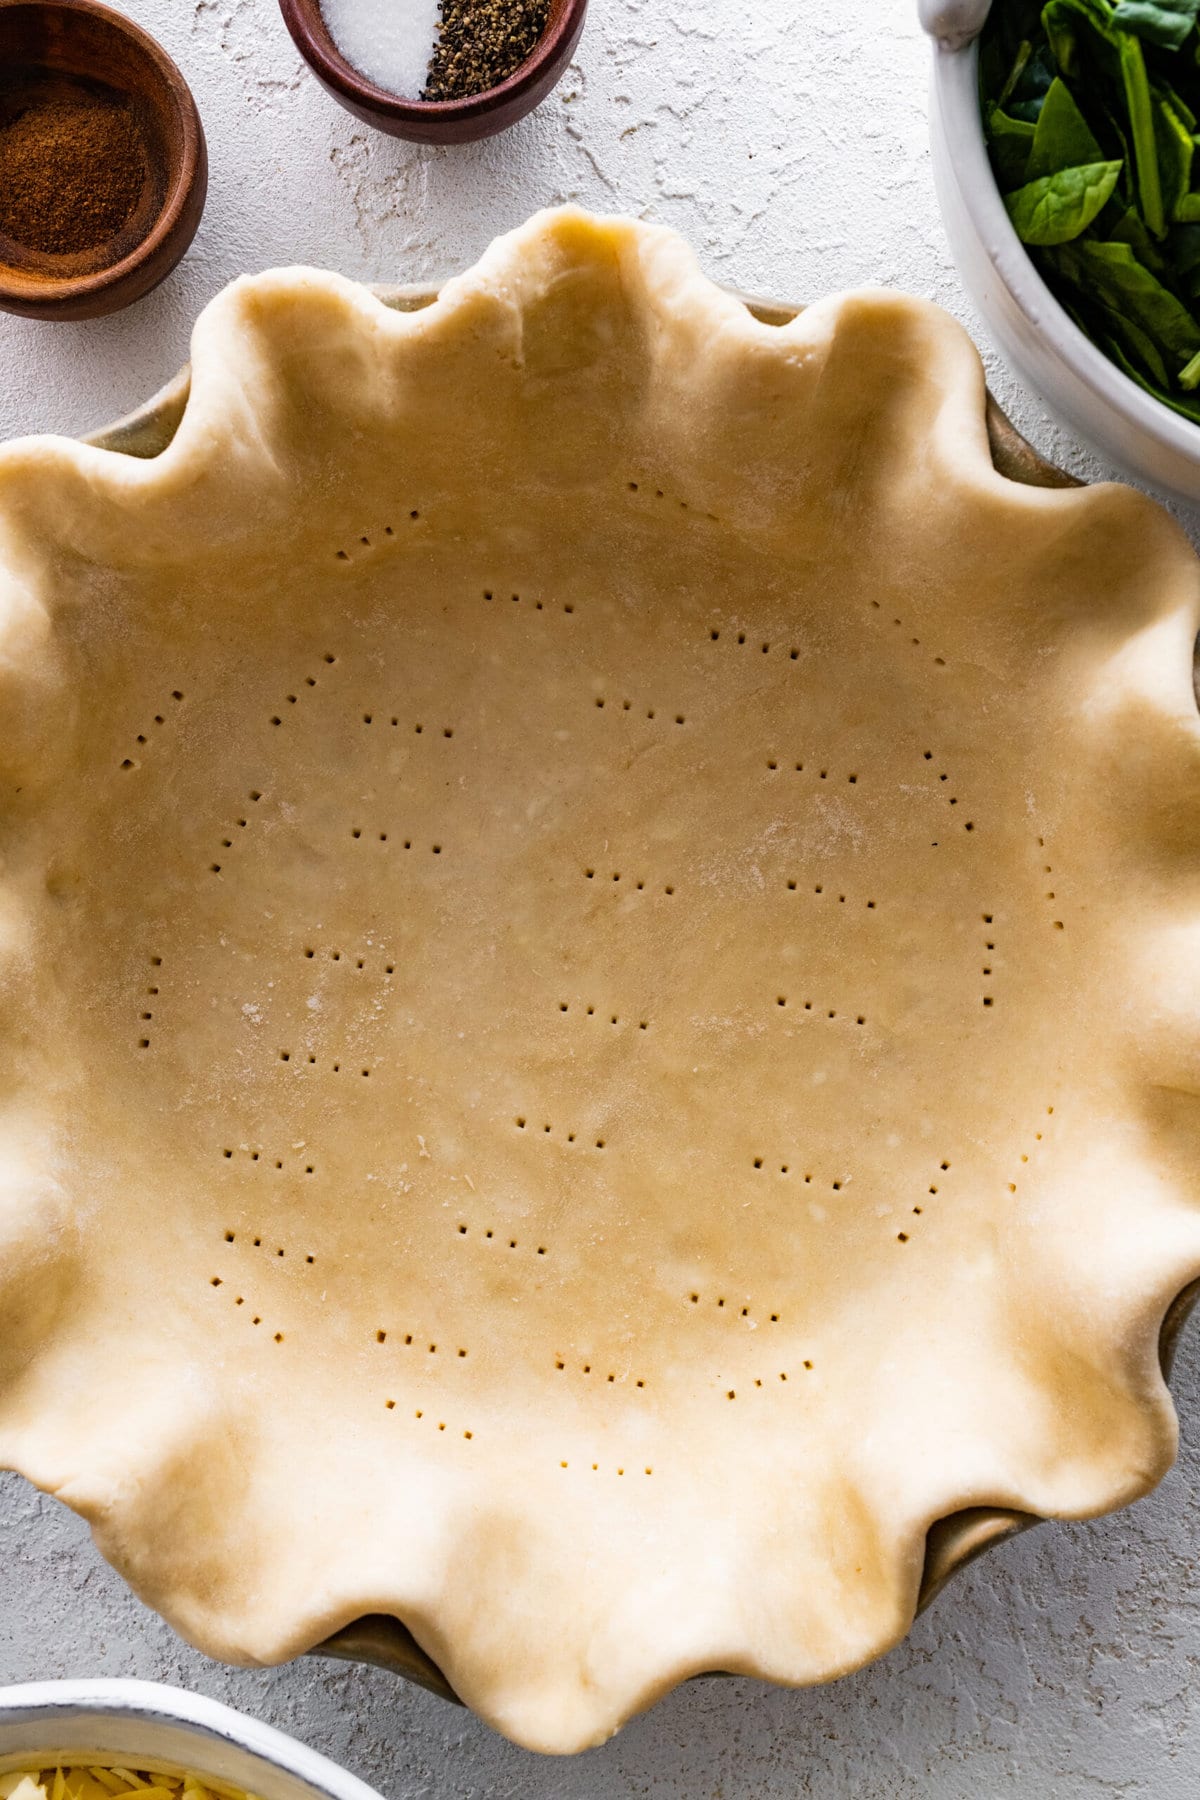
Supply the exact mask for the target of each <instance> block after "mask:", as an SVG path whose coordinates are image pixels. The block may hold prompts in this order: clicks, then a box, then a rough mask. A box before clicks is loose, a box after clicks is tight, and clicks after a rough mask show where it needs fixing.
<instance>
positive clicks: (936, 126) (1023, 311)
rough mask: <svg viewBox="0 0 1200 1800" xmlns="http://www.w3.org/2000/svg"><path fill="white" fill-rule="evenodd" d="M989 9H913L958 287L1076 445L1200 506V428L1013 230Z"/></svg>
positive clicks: (961, 2) (927, 4)
mask: <svg viewBox="0 0 1200 1800" xmlns="http://www.w3.org/2000/svg"><path fill="white" fill-rule="evenodd" d="M989 3H990V0H920V10H921V23H922V25H923V26H924V27H925V29H926V31H928V32H929V34H930V36H931V37H932V38H933V40H934V62H933V96H932V121H931V126H932V142H933V176H934V182H935V185H936V187H937V194H938V200H939V202H940V204H941V209H942V219H943V222H944V224H945V227H946V236H947V237H948V238H949V240H950V248H951V250H952V251H953V252H954V259H955V261H956V262H957V264H958V270H959V274H960V275H961V276H962V280H963V286H964V287H965V288H966V290H967V292H968V294H969V295H970V296H971V299H972V300H973V301H974V302H975V305H976V307H977V308H978V310H979V312H980V314H981V315H982V317H983V319H984V320H985V322H986V323H987V325H988V327H989V329H990V331H991V333H992V336H993V337H994V339H995V341H996V345H997V347H998V349H999V350H1000V352H1001V354H1002V355H1003V356H1004V357H1005V358H1006V360H1007V361H1008V362H1010V363H1011V364H1012V366H1013V368H1014V369H1015V370H1016V371H1017V373H1018V374H1019V375H1020V376H1021V377H1022V379H1023V380H1025V381H1027V382H1028V383H1029V385H1030V387H1032V388H1034V389H1035V390H1036V391H1037V392H1038V393H1039V394H1040V395H1041V396H1042V398H1043V399H1044V400H1045V402H1046V404H1047V406H1049V408H1050V409H1051V411H1052V412H1054V413H1056V414H1057V415H1058V417H1059V418H1060V419H1061V420H1062V421H1063V423H1064V424H1065V425H1067V426H1068V427H1069V428H1070V429H1071V430H1072V431H1074V432H1075V433H1076V434H1077V435H1078V436H1080V437H1082V438H1085V439H1087V441H1088V442H1089V443H1090V444H1092V445H1093V446H1094V447H1095V448H1096V449H1097V450H1098V451H1099V452H1100V454H1101V455H1102V456H1103V457H1105V458H1106V459H1107V460H1108V461H1109V462H1113V463H1116V464H1117V465H1118V466H1119V467H1120V468H1122V469H1124V470H1125V471H1126V473H1127V474H1129V475H1131V476H1132V477H1133V478H1134V480H1136V481H1141V482H1145V483H1146V484H1147V485H1149V486H1152V487H1158V488H1164V489H1166V491H1167V492H1168V493H1172V494H1175V495H1178V496H1179V497H1180V498H1181V499H1184V500H1200V426H1197V425H1193V424H1192V422H1191V420H1190V419H1184V418H1181V417H1180V416H1179V414H1177V413H1173V412H1171V410H1170V409H1169V408H1168V407H1166V406H1163V405H1161V404H1160V403H1159V402H1158V401H1157V400H1155V399H1154V398H1153V397H1152V396H1151V395H1150V394H1147V393H1146V392H1145V391H1144V390H1143V389H1142V388H1140V387H1138V385H1137V383H1136V382H1133V381H1130V380H1129V378H1128V376H1126V375H1123V374H1122V373H1121V371H1120V370H1119V369H1118V368H1116V366H1115V365H1114V364H1113V363H1111V362H1109V360H1108V358H1107V357H1106V356H1105V355H1104V354H1103V353H1102V352H1101V351H1100V350H1097V349H1096V347H1095V345H1094V344H1092V343H1090V342H1089V340H1088V339H1087V338H1086V337H1085V336H1084V335H1083V333H1082V332H1081V331H1080V330H1079V328H1078V327H1077V326H1076V325H1074V324H1073V323H1072V321H1071V320H1070V319H1069V318H1068V316H1067V314H1066V313H1065V312H1064V311H1063V309H1062V307H1061V306H1060V305H1059V304H1058V301H1057V300H1056V299H1055V298H1054V295H1053V294H1052V293H1051V292H1050V290H1049V288H1048V287H1047V286H1046V284H1045V282H1044V281H1043V280H1042V278H1041V276H1040V275H1039V274H1038V272H1037V270H1036V269H1035V268H1034V266H1033V263H1032V262H1031V261H1030V259H1029V257H1028V255H1027V254H1026V252H1025V248H1024V246H1023V245H1022V243H1021V241H1020V239H1019V238H1018V236H1017V234H1016V232H1015V231H1014V230H1013V228H1012V225H1011V223H1010V222H1009V217H1008V214H1007V213H1006V212H1005V210H1004V203H1003V201H1002V200H1001V198H1000V193H999V190H998V188H997V187H996V182H995V178H994V177H993V175H992V171H991V166H990V164H989V162H988V155H987V146H986V143H985V141H984V135H983V121H982V118H981V116H980V111H979V85H978V84H979V77H978V44H977V41H976V40H977V36H978V33H979V31H980V29H981V28H982V26H983V22H984V20H985V18H986V17H987V13H988V8H989Z"/></svg>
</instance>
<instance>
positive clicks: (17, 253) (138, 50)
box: [0, 0, 208, 319]
mask: <svg viewBox="0 0 1200 1800" xmlns="http://www.w3.org/2000/svg"><path fill="white" fill-rule="evenodd" d="M26 80H36V81H37V82H38V83H39V85H41V84H43V83H44V88H45V91H47V92H50V93H53V92H54V91H56V90H59V91H63V92H68V93H69V91H70V90H71V89H72V88H74V89H80V88H82V89H85V90H86V89H88V88H90V89H92V90H93V91H94V90H95V88H97V87H100V88H102V89H108V90H110V91H112V92H115V93H116V94H118V95H120V97H121V98H122V99H124V100H125V101H126V103H127V104H128V105H129V106H130V108H131V110H132V112H133V115H134V119H135V122H136V125H137V128H138V131H139V133H140V135H141V137H142V140H143V143H144V146H145V150H146V165H147V173H146V179H145V181H144V183H143V186H142V192H141V195H140V198H139V199H138V202H137V205H136V206H135V207H134V210H133V213H132V215H131V217H130V218H129V220H128V221H127V223H126V224H125V225H124V226H123V227H122V228H121V230H120V231H119V232H118V233H117V234H116V236H115V237H113V238H110V239H109V240H108V242H106V243H103V244H101V245H99V246H98V247H96V248H95V249H90V250H86V251H77V252H70V253H66V254H62V253H50V252H48V251H40V250H37V249H33V248H30V247H28V246H26V245H22V244H18V243H17V242H16V241H15V240H14V239H12V238H10V237H7V236H5V235H4V234H3V233H0V310H2V311H4V312H11V313H20V314H21V315H22V316H23V317H25V318H27V319H94V318H98V317H100V316H101V315H102V314H104V313H112V312H117V311H119V309H120V308H121V307H124V306H128V305H130V303H131V302H132V301H134V300H140V299H141V297H142V295H143V294H147V293H149V292H150V289H151V288H153V287H157V285H158V283H159V282H160V281H162V279H163V278H164V276H166V275H169V274H170V272H171V270H172V269H173V268H174V267H175V265H176V263H177V262H178V261H179V259H180V257H181V256H182V255H183V253H184V251H185V250H186V249H187V247H188V245H189V244H190V243H191V241H192V239H193V237H194V236H195V235H196V227H197V226H198V225H199V223H200V215H201V213H202V212H203V211H204V200H205V195H206V193H207V188H208V153H207V149H206V146H205V142H204V131H203V127H202V126H201V124H200V115H199V113H198V112H197V111H196V103H195V101H194V100H193V98H192V94H191V90H190V89H189V87H188V85H187V82H186V81H185V80H184V78H183V76H182V75H181V74H180V72H179V70H178V69H177V68H176V66H175V64H174V63H173V62H172V61H171V58H170V57H169V56H168V55H167V53H166V51H165V50H163V49H162V47H161V46H160V45H159V44H157V43H156V42H155V41H154V39H153V38H152V37H150V36H149V34H148V33H147V32H145V31H143V30H142V29H141V27H140V26H138V25H135V24H134V23H133V22H132V21H131V20H130V19H126V18H124V17H123V16H122V15H121V14H120V13H118V12H114V11H113V10H112V8H111V7H108V6H105V5H103V4H101V0H0V107H2V106H3V105H4V101H5V95H6V92H7V93H11V92H12V90H13V88H14V86H15V85H17V84H19V83H22V82H24V81H26Z"/></svg>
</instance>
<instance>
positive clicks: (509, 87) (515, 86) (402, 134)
mask: <svg viewBox="0 0 1200 1800" xmlns="http://www.w3.org/2000/svg"><path fill="white" fill-rule="evenodd" d="M279 6H280V11H281V12H282V13H283V19H284V23H285V25H286V26H287V28H288V30H289V31H290V32H291V34H292V38H293V40H294V42H295V44H296V48H297V49H298V50H299V52H300V54H301V56H303V57H304V59H305V61H306V62H307V63H308V64H309V67H310V68H311V69H312V71H313V73H314V75H315V76H316V78H317V80H318V81H319V82H320V83H321V86H322V87H323V88H325V90H326V91H327V92H328V93H330V94H332V95H333V97H334V99H335V100H338V101H340V102H341V104H342V105H343V106H344V107H346V108H347V110H348V111H350V112H352V113H353V114H354V115H355V117H356V118H359V119H361V120H362V121H363V123H364V124H366V125H373V126H374V127H375V129H376V130H377V131H386V132H387V133H388V134H389V135H390V136H391V137H399V138H408V139H410V141H411V142H413V143H415V144H469V143H473V142H474V141H475V139H476V138H485V137H492V136H493V135H494V134H495V133H496V132H498V131H503V130H504V129H505V128H506V126H509V125H515V124H516V122H517V120H518V119H523V118H524V117H525V114H526V113H527V112H532V111H533V108H534V107H535V106H537V105H538V104H539V102H540V101H542V100H544V99H545V98H546V95H547V94H548V93H549V92H550V90H551V88H552V87H553V86H554V85H555V83H556V82H557V81H558V80H559V79H560V77H561V76H562V73H563V70H564V69H565V68H566V66H567V64H568V63H569V62H570V60H571V57H572V55H573V54H574V50H575V46H576V44H577V43H578V42H579V34H580V32H581V31H582V30H583V16H584V14H585V12H586V11H587V0H550V13H549V17H548V19H547V21H546V29H545V31H544V32H543V33H542V35H541V37H540V38H539V39H538V41H537V44H536V45H535V47H534V48H533V50H531V51H530V53H529V55H528V56H527V57H526V58H525V61H524V62H523V63H521V64H520V66H519V67H518V68H516V69H514V70H513V72H512V74H511V75H509V76H508V77H507V79H506V80H504V81H502V82H500V83H499V85H498V86H496V87H493V88H485V89H484V91H483V93H481V94H472V95H470V96H469V97H468V98H467V99H465V100H404V99H401V98H400V97H399V96H398V95H396V94H390V93H389V92H388V91H387V89H386V88H381V87H376V86H375V84H374V82H373V81H368V79H367V77H366V76H365V75H360V74H359V72H358V70H357V69H355V68H353V67H352V66H351V64H350V63H348V62H347V61H346V59H345V57H344V56H343V55H342V53H341V51H340V50H339V49H338V47H337V45H336V44H335V43H334V41H333V39H332V38H331V37H330V35H329V28H328V26H327V25H326V23H325V19H324V16H323V14H322V12H321V6H320V0H279Z"/></svg>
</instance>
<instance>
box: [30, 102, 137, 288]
mask: <svg viewBox="0 0 1200 1800" xmlns="http://www.w3.org/2000/svg"><path fill="white" fill-rule="evenodd" d="M145 180H146V153H145V148H144V145H143V142H142V136H141V133H140V132H139V130H138V127H137V122H136V120H135V118H134V116H133V113H132V111H131V109H130V107H129V105H128V103H127V102H126V101H125V100H123V99H122V97H121V96H120V95H118V94H116V93H113V92H112V91H111V90H108V89H103V88H101V87H100V86H99V85H98V84H95V83H84V82H74V81H69V80H66V79H48V78H46V77H45V76H42V75H37V74H31V76H30V78H29V79H27V80H25V81H22V80H21V79H20V78H19V77H18V78H17V79H15V80H7V81H5V83H4V85H3V88H2V89H0V233H3V235H4V236H5V237H8V238H11V239H12V240H13V242H14V243H17V244H19V245H20V246H21V247H22V248H23V249H25V250H33V251H41V252H45V253H49V254H51V255H79V254H80V253H82V252H84V251H88V250H95V249H98V248H99V247H100V246H101V245H102V244H105V243H107V242H108V241H109V239H111V238H114V237H115V236H116V235H117V233H118V232H119V231H120V230H121V229H122V227H123V226H125V225H127V224H128V222H129V220H130V218H131V216H132V214H133V212H134V209H135V208H136V206H137V203H138V201H139V199H140V198H141V193H142V188H143V186H144V183H145Z"/></svg>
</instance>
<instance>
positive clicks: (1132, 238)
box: [1108, 206, 1170, 276]
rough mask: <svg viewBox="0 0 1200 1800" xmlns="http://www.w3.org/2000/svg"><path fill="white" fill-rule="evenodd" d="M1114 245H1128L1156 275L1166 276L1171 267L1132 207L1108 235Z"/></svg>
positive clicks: (1123, 214)
mask: <svg viewBox="0 0 1200 1800" xmlns="http://www.w3.org/2000/svg"><path fill="white" fill-rule="evenodd" d="M1108 238H1109V242H1110V243H1112V244H1128V245H1129V248H1130V249H1131V250H1132V251H1133V254H1134V255H1135V256H1136V257H1137V259H1138V261H1139V262H1140V263H1144V264H1145V265H1146V267H1147V268H1148V269H1150V270H1152V271H1153V273H1154V274H1155V275H1159V276H1162V275H1165V274H1166V273H1167V271H1168V269H1169V267H1170V264H1169V263H1168V261H1167V258H1166V257H1165V256H1164V255H1163V252H1162V246H1161V245H1160V244H1158V243H1156V242H1155V240H1154V239H1153V238H1152V237H1151V236H1150V233H1149V232H1148V231H1147V230H1146V227H1145V226H1144V225H1143V224H1142V221H1141V220H1140V219H1139V218H1138V215H1137V213H1136V211H1135V210H1134V208H1133V207H1132V206H1127V207H1126V208H1125V211H1124V212H1123V213H1122V214H1121V216H1120V218H1119V219H1118V220H1117V222H1116V224H1115V225H1114V226H1113V228H1112V230H1111V231H1110V232H1109V234H1108Z"/></svg>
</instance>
